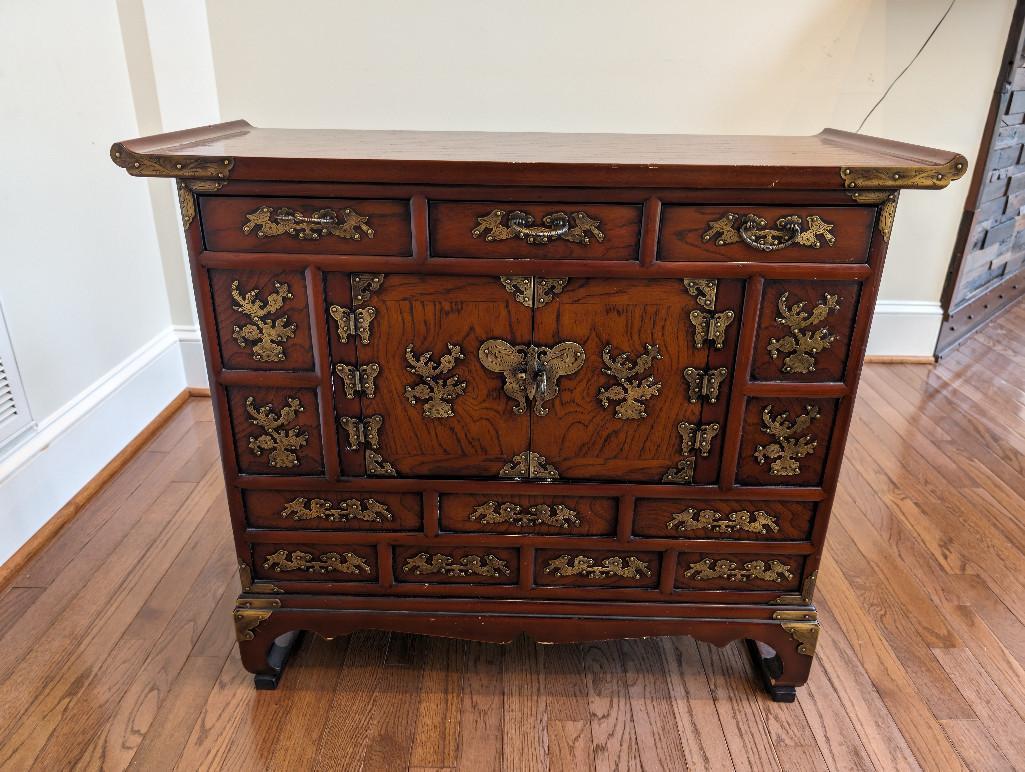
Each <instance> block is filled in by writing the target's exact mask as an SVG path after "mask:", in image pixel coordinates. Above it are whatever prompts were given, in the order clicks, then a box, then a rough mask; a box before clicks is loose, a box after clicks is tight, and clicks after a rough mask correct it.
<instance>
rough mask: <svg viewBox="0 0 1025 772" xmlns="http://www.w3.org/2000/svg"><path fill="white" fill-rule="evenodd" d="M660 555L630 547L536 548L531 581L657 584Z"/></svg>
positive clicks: (549, 584)
mask: <svg viewBox="0 0 1025 772" xmlns="http://www.w3.org/2000/svg"><path fill="white" fill-rule="evenodd" d="M660 563H661V555H660V554H659V553H657V552H644V551H639V550H630V551H629V552H615V551H610V550H568V551H567V550H537V551H536V552H535V553H534V583H535V584H536V585H538V586H539V587H632V588H641V589H644V588H653V587H655V586H656V585H657V584H658V576H659V565H660Z"/></svg>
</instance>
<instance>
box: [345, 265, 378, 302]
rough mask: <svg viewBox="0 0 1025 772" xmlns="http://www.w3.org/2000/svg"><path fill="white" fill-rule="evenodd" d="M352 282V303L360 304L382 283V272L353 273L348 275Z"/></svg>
mask: <svg viewBox="0 0 1025 772" xmlns="http://www.w3.org/2000/svg"><path fill="white" fill-rule="evenodd" d="M349 280H350V282H351V283H352V304H353V305H354V306H361V305H363V304H364V303H366V302H367V301H368V300H370V296H371V295H373V294H374V293H375V292H377V290H379V289H381V285H382V284H384V274H383V273H354V274H352V276H351V277H349Z"/></svg>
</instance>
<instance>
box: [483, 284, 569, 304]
mask: <svg viewBox="0 0 1025 772" xmlns="http://www.w3.org/2000/svg"><path fill="white" fill-rule="evenodd" d="M498 280H499V281H500V282H501V284H502V286H503V287H505V289H506V291H507V292H509V293H510V294H512V296H513V297H514V298H516V302H517V303H520V304H521V305H524V306H526V307H527V308H541V307H542V306H544V305H547V304H548V303H550V302H552V301H553V300H555V298H556V297H557V296H558V295H559V293H561V292H562V291H563V290H564V289H565V288H566V285H567V284H568V283H569V279H568V278H565V277H564V278H558V279H557V278H552V277H542V276H538V277H536V278H535V277H532V276H499V277H498Z"/></svg>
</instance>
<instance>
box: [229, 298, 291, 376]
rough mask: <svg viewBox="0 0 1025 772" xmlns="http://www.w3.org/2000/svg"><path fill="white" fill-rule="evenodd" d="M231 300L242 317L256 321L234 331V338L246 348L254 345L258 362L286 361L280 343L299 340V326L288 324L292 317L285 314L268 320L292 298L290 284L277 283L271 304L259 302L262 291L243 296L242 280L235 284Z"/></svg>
mask: <svg viewBox="0 0 1025 772" xmlns="http://www.w3.org/2000/svg"><path fill="white" fill-rule="evenodd" d="M231 297H232V299H233V300H234V301H235V305H233V306H232V308H234V309H235V310H236V311H238V312H239V313H240V314H245V315H246V316H248V317H249V318H250V319H252V320H253V323H252V324H247V325H245V326H244V327H239V326H238V325H237V324H236V325H235V326H234V328H233V332H232V334H231V335H232V337H233V338H234V339H235V342H236V343H238V345H239V346H241V347H242V348H245V347H246V345H247V344H250V343H251V344H253V349H252V355H253V359H255V360H256V361H257V362H281V361H282V360H284V358H285V350H284V349H283V348H282V347H281V346H280V345H278V344H280V343H284V342H285V341H287V340H290V339H291V338H293V337H295V324H289V323H288V316H287V315H284V314H282V315H281V316H279V317H278V318H277V319H268V318H264V317H268V316H270V315H271V314H276V313H277V312H278V311H280V310H281V308H282V306H284V305H285V301H286V300H290V299H291V298H292V293H291V292H289V290H288V285H287V284H281V283H278V282H274V291H273V292H271V293H270V294H268V295H267V302H266V303H264V302H263V301H262V300H260V299H259V290H250V291H249V292H247V293H245V295H243V294H242V292H241V291H240V290H239V288H238V279H235V280H234V281H233V282H232V283H231Z"/></svg>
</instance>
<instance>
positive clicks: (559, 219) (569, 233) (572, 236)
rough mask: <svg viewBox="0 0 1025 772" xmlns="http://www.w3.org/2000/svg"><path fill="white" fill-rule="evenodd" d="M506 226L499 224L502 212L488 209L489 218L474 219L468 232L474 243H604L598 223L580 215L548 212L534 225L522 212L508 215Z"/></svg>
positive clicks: (531, 218) (529, 216)
mask: <svg viewBox="0 0 1025 772" xmlns="http://www.w3.org/2000/svg"><path fill="white" fill-rule="evenodd" d="M508 214H509V217H508V219H507V220H506V222H507V223H508V224H507V225H503V224H502V219H503V218H505V215H506V212H505V211H504V210H502V209H492V210H491V212H490V214H486V215H484V216H483V217H478V218H477V223H478V225H477V227H476V228H474V229H473V230H471V231H470V234H471V235H472V236H473V237H474V238H475V239H476V238H480V236H481V235H483V236H484V240H485V241H505V240H506V239H512V238H517V239H523V240H524V241H526V242H527V243H528V244H547V243H548V242H549V241H555V240H556V239H562V240H563V241H572V242H574V243H576V244H590V243H591V237H592V236H594V238H595V239H597V240H598V241H604V240H605V234H604V233H602V232H601V231H600V230H598V226H599V225H601V221H600V220H595V219H594V218H592V217H589V216H588V215H587V214H585V213H584V212H573V213H571V214H568V215H567V214H566V213H565V212H552V213H550V214H546V215H544V216H543V217H542V218H541V225H534V217H533V215H529V214H527V213H526V212H518V211H517V212H509V213H508Z"/></svg>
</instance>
